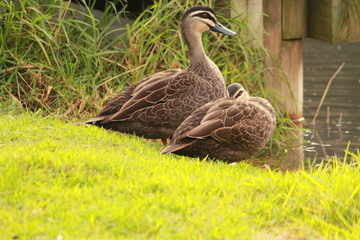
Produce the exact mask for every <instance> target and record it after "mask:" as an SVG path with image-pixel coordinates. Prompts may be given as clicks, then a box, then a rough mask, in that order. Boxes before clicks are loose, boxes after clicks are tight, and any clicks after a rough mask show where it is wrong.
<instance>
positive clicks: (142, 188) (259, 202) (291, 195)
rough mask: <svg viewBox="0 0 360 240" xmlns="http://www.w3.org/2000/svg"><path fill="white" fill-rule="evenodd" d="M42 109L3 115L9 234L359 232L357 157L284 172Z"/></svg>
mask: <svg viewBox="0 0 360 240" xmlns="http://www.w3.org/2000/svg"><path fill="white" fill-rule="evenodd" d="M39 115H40V114H37V115H36V114H35V115H29V114H23V115H15V116H11V115H3V116H1V117H0V121H1V123H2V124H1V125H0V141H1V148H0V193H1V195H0V201H1V208H0V225H1V228H0V236H2V239H11V238H13V239H15V238H18V239H39V238H41V239H357V238H358V236H359V235H360V205H359V202H360V185H359V183H358V180H359V179H360V171H359V166H358V165H353V166H351V165H345V164H342V163H340V160H338V159H335V160H334V162H333V164H332V165H330V164H323V165H321V166H319V167H315V166H313V167H311V168H310V169H309V170H308V171H303V170H299V171H294V172H285V173H282V172H279V171H271V170H267V169H261V168H255V167H252V166H251V165H250V164H248V163H239V164H238V165H227V164H224V163H222V162H208V161H202V160H199V159H193V158H185V157H180V156H176V155H161V154H160V153H159V152H160V149H161V147H162V146H161V144H160V143H155V142H145V141H144V140H143V139H141V138H138V137H135V136H131V135H125V134H118V133H115V132H109V131H106V130H103V129H99V128H97V127H93V126H85V125H78V124H75V123H64V122H63V121H60V120H58V119H56V118H44V117H41V116H39ZM349 154H350V153H349ZM350 155H351V156H350ZM350 155H349V156H348V157H349V158H350V157H352V158H353V160H356V161H359V159H360V153H359V152H358V153H357V154H356V155H354V154H350Z"/></svg>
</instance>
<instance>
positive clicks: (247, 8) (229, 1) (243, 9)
mask: <svg viewBox="0 0 360 240" xmlns="http://www.w3.org/2000/svg"><path fill="white" fill-rule="evenodd" d="M216 5H217V6H218V7H223V8H228V9H225V11H224V12H225V14H226V15H228V16H229V17H231V18H233V19H236V20H239V21H242V20H243V19H246V20H245V21H246V23H247V24H248V25H249V26H250V27H251V28H252V31H248V32H246V33H244V32H243V33H241V34H243V35H244V36H247V38H248V40H253V39H260V40H261V38H262V35H263V33H264V32H263V6H262V1H261V0H260V1H259V0H218V1H216ZM229 7H230V8H229ZM260 42H261V41H260ZM254 43H256V41H254ZM255 45H256V44H255Z"/></svg>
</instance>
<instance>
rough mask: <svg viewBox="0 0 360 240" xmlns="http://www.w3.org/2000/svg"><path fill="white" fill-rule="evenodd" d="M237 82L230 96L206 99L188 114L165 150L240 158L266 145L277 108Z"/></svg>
mask: <svg viewBox="0 0 360 240" xmlns="http://www.w3.org/2000/svg"><path fill="white" fill-rule="evenodd" d="M234 86H236V87H237V88H238V89H240V90H239V91H236V93H233V94H231V93H230V95H232V96H231V97H228V98H221V99H218V100H217V101H215V102H211V103H207V104H205V105H204V106H202V107H200V108H199V109H197V110H195V111H194V112H193V113H192V114H191V115H190V116H189V117H187V118H186V119H185V120H184V121H183V122H182V123H181V124H180V125H179V127H178V128H177V129H176V131H175V132H174V134H173V136H172V138H171V140H170V144H169V145H168V146H167V147H166V148H164V150H163V151H162V153H170V152H172V153H175V154H178V155H184V156H190V157H201V158H203V157H206V156H208V157H209V158H211V159H219V160H223V161H226V162H237V161H241V160H244V159H247V158H249V157H251V156H252V155H254V154H255V153H257V152H258V151H259V150H260V149H261V148H262V147H264V145H265V144H266V143H267V142H268V141H269V140H270V138H271V136H272V134H273V132H274V129H275V126H276V117H275V111H274V109H273V107H272V106H271V104H270V103H269V102H268V101H267V100H266V99H263V98H258V97H249V95H248V94H247V92H246V91H245V90H244V89H243V88H242V86H241V85H240V84H235V85H234V84H232V87H234ZM239 93H240V95H238V94H239Z"/></svg>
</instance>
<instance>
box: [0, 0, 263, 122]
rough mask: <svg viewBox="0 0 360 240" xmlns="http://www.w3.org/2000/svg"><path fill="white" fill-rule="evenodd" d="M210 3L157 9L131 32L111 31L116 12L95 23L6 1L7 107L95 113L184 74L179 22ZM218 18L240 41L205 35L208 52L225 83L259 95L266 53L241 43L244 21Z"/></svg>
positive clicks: (32, 0) (72, 12) (49, 5)
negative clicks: (146, 84)
mask: <svg viewBox="0 0 360 240" xmlns="http://www.w3.org/2000/svg"><path fill="white" fill-rule="evenodd" d="M213 2H214V1H210V2H209V1H199V0H188V1H164V0H160V1H155V2H154V5H152V6H151V7H150V8H148V9H147V10H146V11H144V12H143V13H142V14H141V15H140V16H139V17H138V18H137V19H136V20H135V21H134V23H133V24H132V25H128V26H126V29H120V27H118V29H113V28H111V27H110V26H111V24H112V23H114V22H115V21H118V18H119V17H120V16H124V15H126V12H125V10H124V9H122V10H120V11H118V12H116V11H115V10H114V7H113V6H114V5H112V4H108V5H107V7H106V11H105V13H104V14H103V17H102V18H101V19H96V18H95V17H94V15H93V13H92V12H91V8H89V7H84V10H85V11H83V12H82V11H79V10H77V9H75V8H72V7H71V6H70V5H69V3H68V2H64V1H58V0H54V1H41V0H24V1H20V5H19V6H15V5H14V3H13V1H7V0H6V1H2V2H1V3H0V4H1V6H2V8H3V9H4V12H3V14H2V18H1V26H2V27H1V32H0V38H1V39H0V40H1V45H0V51H1V52H2V55H1V59H0V69H1V70H0V71H1V72H0V73H1V76H0V79H1V82H2V84H1V89H0V97H1V99H2V102H3V103H4V104H5V106H9V105H13V104H17V105H18V106H20V107H22V108H26V109H29V110H37V109H43V110H45V111H46V112H49V113H50V112H54V113H57V114H70V115H71V116H79V114H81V113H84V112H85V113H86V112H87V113H93V112H94V111H95V110H98V109H99V108H100V106H102V104H103V101H106V100H108V98H109V97H110V96H112V95H114V93H115V92H118V91H120V90H121V89H122V88H123V87H124V85H126V84H128V83H129V82H135V81H138V80H140V79H142V78H144V77H145V76H148V75H150V74H153V73H155V72H158V71H161V70H164V69H169V68H184V67H186V66H187V65H188V63H189V60H188V58H187V47H186V46H185V43H184V41H183V39H182V38H181V37H180V33H179V21H180V19H181V15H182V14H183V11H184V10H185V9H186V8H188V7H191V6H193V5H196V4H204V5H208V4H209V5H214V4H213ZM218 15H219V20H220V21H221V22H223V23H224V24H225V25H228V26H231V28H232V29H233V30H234V31H236V32H238V33H239V34H238V35H237V36H236V37H227V36H223V35H219V34H214V33H207V34H204V41H203V42H204V46H205V50H206V52H207V53H208V55H209V56H210V57H211V58H212V59H213V60H214V62H215V63H216V64H217V65H218V66H219V68H220V69H221V70H222V72H223V74H224V76H225V78H226V80H227V82H228V83H230V82H235V81H241V82H243V83H244V84H245V86H246V87H248V89H250V91H251V92H256V93H262V92H263V88H261V86H262V85H263V81H264V78H263V74H262V73H263V72H264V70H265V69H266V68H265V66H264V65H263V63H262V58H263V56H264V54H265V53H264V49H261V48H253V47H252V45H251V43H250V42H249V41H248V40H246V41H245V40H244V38H243V35H242V34H241V33H242V32H244V30H245V29H246V28H248V26H247V24H246V23H245V22H244V21H236V20H231V19H226V18H224V17H223V15H221V12H219V14H218ZM75 16H77V17H75ZM109 19H112V20H111V21H109ZM119 26H120V25H119Z"/></svg>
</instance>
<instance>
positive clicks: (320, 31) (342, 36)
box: [308, 0, 360, 43]
mask: <svg viewBox="0 0 360 240" xmlns="http://www.w3.org/2000/svg"><path fill="white" fill-rule="evenodd" d="M308 9H309V37H311V38H314V39H318V40H321V41H326V42H329V43H345V42H357V41H360V1H359V0H310V1H309V8H308Z"/></svg>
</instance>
